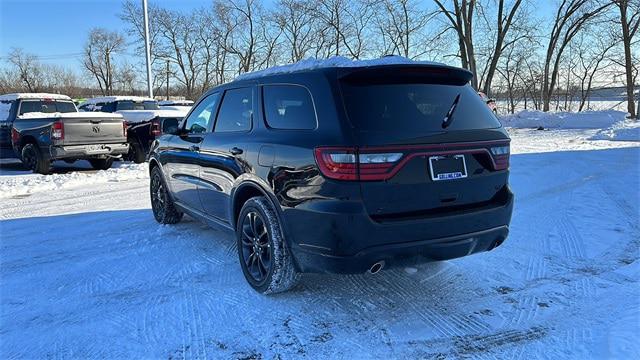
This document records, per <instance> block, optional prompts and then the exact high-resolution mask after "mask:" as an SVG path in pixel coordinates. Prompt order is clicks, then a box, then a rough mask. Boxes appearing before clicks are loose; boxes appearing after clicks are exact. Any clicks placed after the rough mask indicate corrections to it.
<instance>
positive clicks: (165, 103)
mask: <svg viewBox="0 0 640 360" xmlns="http://www.w3.org/2000/svg"><path fill="white" fill-rule="evenodd" d="M158 105H160V106H162V107H165V106H192V105H193V101H191V100H162V101H159V102H158Z"/></svg>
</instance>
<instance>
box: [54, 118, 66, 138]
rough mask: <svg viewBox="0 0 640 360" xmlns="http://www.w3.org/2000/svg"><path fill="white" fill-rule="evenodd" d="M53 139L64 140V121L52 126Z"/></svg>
mask: <svg viewBox="0 0 640 360" xmlns="http://www.w3.org/2000/svg"><path fill="white" fill-rule="evenodd" d="M51 139H53V140H63V139H64V124H63V123H62V121H56V122H54V123H53V125H51Z"/></svg>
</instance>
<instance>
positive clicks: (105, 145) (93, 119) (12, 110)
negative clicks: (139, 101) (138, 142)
mask: <svg viewBox="0 0 640 360" xmlns="http://www.w3.org/2000/svg"><path fill="white" fill-rule="evenodd" d="M128 151H129V145H128V144H127V128H126V126H125V125H124V121H123V119H122V116H121V115H118V114H108V113H80V112H78V110H77V109H76V107H75V105H74V104H73V102H72V101H71V99H70V98H69V97H68V96H64V95H58V94H39V93H20V94H6V95H0V157H2V158H18V159H20V160H22V162H23V164H24V165H26V166H27V167H28V168H29V169H31V170H33V171H34V172H37V173H40V174H47V173H49V172H50V171H51V163H52V161H54V160H64V161H66V162H69V163H71V162H74V161H76V160H81V159H82V160H88V161H89V163H91V166H92V167H93V168H95V169H99V170H106V169H108V168H110V167H111V164H112V163H113V160H114V158H117V157H122V155H125V154H127V153H128Z"/></svg>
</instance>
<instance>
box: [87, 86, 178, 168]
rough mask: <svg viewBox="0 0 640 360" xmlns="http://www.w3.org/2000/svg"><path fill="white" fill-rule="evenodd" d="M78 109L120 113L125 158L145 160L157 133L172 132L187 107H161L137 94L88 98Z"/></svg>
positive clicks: (154, 101)
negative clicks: (125, 137)
mask: <svg viewBox="0 0 640 360" xmlns="http://www.w3.org/2000/svg"><path fill="white" fill-rule="evenodd" d="M79 109H80V111H102V112H108V113H117V114H120V115H122V117H123V118H124V121H125V123H126V125H127V142H128V143H129V153H128V154H127V155H126V156H125V159H127V160H129V161H133V162H135V163H142V162H144V161H146V159H147V154H148V153H149V148H150V147H151V143H153V141H154V140H155V139H156V138H157V137H158V136H160V135H162V134H166V133H173V132H174V131H175V129H177V128H178V124H179V123H180V121H182V119H183V118H184V116H185V115H187V113H188V112H189V110H190V107H189V106H180V107H179V108H178V107H175V108H171V109H164V108H161V107H159V104H158V102H157V101H156V100H154V99H151V98H144V97H138V96H105V97H99V98H92V99H87V100H86V101H85V102H83V103H82V104H80V106H79Z"/></svg>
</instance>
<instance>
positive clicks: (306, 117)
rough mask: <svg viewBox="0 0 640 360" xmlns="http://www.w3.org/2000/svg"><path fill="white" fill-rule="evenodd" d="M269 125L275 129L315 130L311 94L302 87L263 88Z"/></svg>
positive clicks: (269, 86) (279, 86)
mask: <svg viewBox="0 0 640 360" xmlns="http://www.w3.org/2000/svg"><path fill="white" fill-rule="evenodd" d="M262 99H263V100H262V101H263V104H264V112H265V119H266V121H267V125H268V126H269V127H270V128H273V129H289V130H291V129H296V130H313V129H315V128H316V126H317V122H316V111H315V108H314V107H313V101H312V100H311V94H309V91H308V90H307V89H306V88H304V87H302V86H295V85H265V86H263V88H262Z"/></svg>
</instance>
